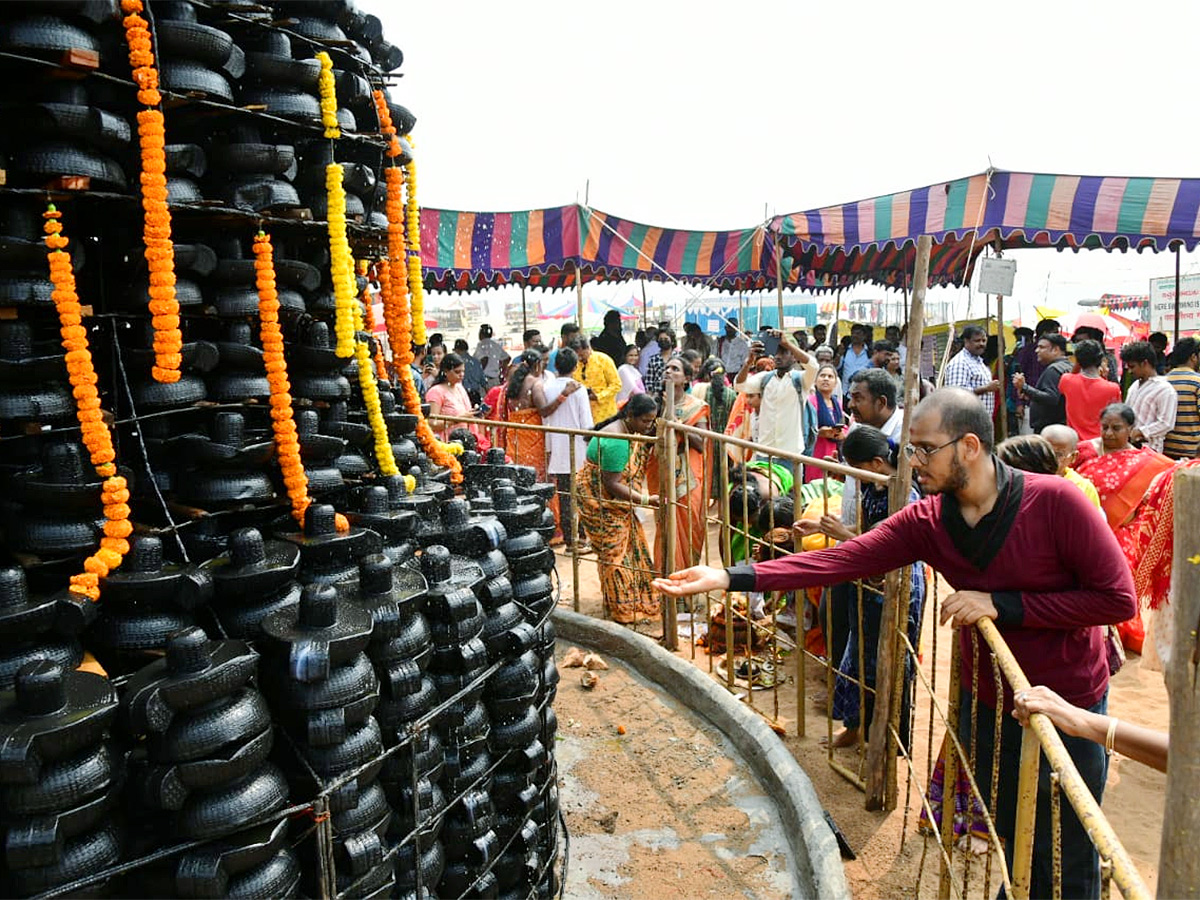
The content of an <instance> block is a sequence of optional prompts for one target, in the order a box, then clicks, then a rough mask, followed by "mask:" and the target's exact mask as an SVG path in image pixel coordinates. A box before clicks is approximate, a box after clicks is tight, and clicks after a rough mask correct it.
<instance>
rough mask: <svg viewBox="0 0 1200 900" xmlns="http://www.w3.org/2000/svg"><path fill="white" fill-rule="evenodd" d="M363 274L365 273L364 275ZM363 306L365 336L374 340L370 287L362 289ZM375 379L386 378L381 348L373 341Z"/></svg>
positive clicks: (373, 306)
mask: <svg viewBox="0 0 1200 900" xmlns="http://www.w3.org/2000/svg"><path fill="white" fill-rule="evenodd" d="M364 274H365V273H364ZM360 299H361V300H362V305H363V321H364V325H365V326H366V331H367V334H368V335H369V336H370V337H371V338H372V340H374V338H375V304H374V302H373V298H372V297H371V289H370V287H365V288H363V292H362V297H361V298H360ZM374 362H375V377H376V378H382V379H384V380H385V381H386V380H387V377H388V369H387V361H386V360H385V359H384V358H383V347H382V346H380V344H379V341H375V359H374Z"/></svg>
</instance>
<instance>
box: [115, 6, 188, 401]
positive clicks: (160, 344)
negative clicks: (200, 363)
mask: <svg viewBox="0 0 1200 900" xmlns="http://www.w3.org/2000/svg"><path fill="white" fill-rule="evenodd" d="M143 8H144V7H143V5H142V0H121V10H122V12H124V13H125V19H124V21H123V24H124V26H125V41H126V43H127V44H128V45H129V64H130V66H131V67H132V68H133V80H134V81H135V82H137V85H138V94H137V98H138V102H139V103H141V104H142V105H144V106H146V107H150V108H147V109H143V110H141V111H140V112H139V113H138V114H137V121H138V141H139V144H140V146H141V154H142V172H141V185H142V210H143V215H144V221H145V224H144V228H143V243H144V244H145V245H146V250H145V255H146V266H147V268H148V270H149V273H150V314H151V316H152V321H153V324H154V367H153V368H152V369H151V373H152V374H153V376H154V380H155V381H159V382H162V383H164V384H170V383H173V382H176V381H178V380H179V367H180V365H181V364H182V361H183V356H182V352H183V337H182V335H181V334H180V331H179V303H178V301H177V300H176V299H175V245H174V244H173V243H172V241H171V211H170V209H169V208H168V207H167V175H166V172H167V162H166V151H165V148H166V127H165V125H164V124H163V114H162V112H160V111H159V110H157V109H154V108H153V107H156V106H157V105H158V104H159V103H160V102H161V100H162V96H161V95H160V94H159V92H158V70H157V69H156V68H155V65H154V51H153V49H152V44H151V39H150V27H149V24H148V23H147V22H146V20H145V19H144V18H143V17H142V15H141V13H142V11H143Z"/></svg>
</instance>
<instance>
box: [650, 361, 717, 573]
mask: <svg viewBox="0 0 1200 900" xmlns="http://www.w3.org/2000/svg"><path fill="white" fill-rule="evenodd" d="M692 376H693V372H692V371H691V366H690V364H689V363H688V362H687V360H685V359H684V358H682V357H678V356H677V357H675V358H674V359H672V360H671V361H670V362H668V363H667V369H666V373H665V379H666V383H665V393H664V396H663V403H664V404H672V405H673V406H674V416H673V418H674V419H675V421H677V422H682V423H683V424H684V425H692V426H694V427H696V428H706V427H707V426H708V404H707V403H704V402H702V401H700V400H698V399H697V398H695V397H693V396H692V395H691V394H689V393H688V392H687V389H688V385H690V384H691V383H692ZM704 443H705V441H704V438H702V437H698V436H696V435H691V434H689V435H684V436H681V440H680V441H679V443H678V445H677V452H676V454H675V471H674V473H672V475H671V476H670V482H671V483H673V486H674V489H673V491H671V492H669V493H668V494H666V495H665V497H664V502H663V505H662V516H663V517H665V516H672V515H673V516H674V517H675V554H674V557H673V559H671V560H667V559H666V549H665V544H666V528H665V527H660V528H658V529H657V534H656V535H655V537H654V565H655V568H656V569H658V571H660V572H677V571H679V569H680V567H683V568H687V567H688V566H694V565H696V564H697V563H699V562H700V554H701V553H702V552H703V550H704V544H705V543H706V542H707V539H708V524H707V522H706V521H705V516H704V509H705V493H706V492H705V490H704V486H705V485H706V484H708V477H707V475H708V472H707V468H708V467H707V465H706V463H705V453H704ZM661 462H663V461H662V460H659V459H658V457H657V455H656V456H655V457H654V458H652V459H651V460H650V463H649V465H648V466H647V467H646V479H647V480H646V483H647V484H648V485H650V486H651V487H652V488H656V487H657V486H658V485H659V484H660V481H659V480H658V479H659V478H660V477H661V476H660V472H661V469H660V464H661ZM666 498H670V500H672V501H674V502H673V503H671V505H670V506H668V505H667V502H666ZM660 521H665V519H664V520H660Z"/></svg>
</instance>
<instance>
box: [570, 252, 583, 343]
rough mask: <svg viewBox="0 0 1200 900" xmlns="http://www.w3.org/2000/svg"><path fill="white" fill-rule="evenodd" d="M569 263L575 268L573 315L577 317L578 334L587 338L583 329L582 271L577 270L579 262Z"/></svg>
mask: <svg viewBox="0 0 1200 900" xmlns="http://www.w3.org/2000/svg"><path fill="white" fill-rule="evenodd" d="M571 265H572V266H574V268H575V315H576V316H577V317H578V319H579V323H578V324H579V336H580V337H581V338H583V340H587V338H586V337H584V334H585V332H584V330H583V273H582V272H581V271H580V270H579V263H577V262H575V263H571Z"/></svg>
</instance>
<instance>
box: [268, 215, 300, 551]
mask: <svg viewBox="0 0 1200 900" xmlns="http://www.w3.org/2000/svg"><path fill="white" fill-rule="evenodd" d="M254 284H255V287H256V288H257V289H258V334H259V338H260V340H261V341H262V348H263V363H264V364H265V365H266V369H267V383H268V384H270V386H271V428H272V430H273V431H274V433H275V452H276V454H277V455H278V456H279V467H280V469H282V470H283V484H284V487H285V488H286V489H287V494H288V500H290V501H291V504H292V517H293V518H294V519H295V520H296V521H297V522H298V523H299V524H300V525H301V527H303V525H304V511H305V510H306V509H308V507H309V504H311V503H312V498H311V497H310V496H309V495H308V476H307V475H306V474H305V473H304V465H303V463H301V461H300V438H299V434H298V432H297V431H296V417H295V415H294V413H293V411H292V395H291V394H290V393H289V391H290V390H291V383H290V382H289V381H288V376H287V359H286V358H285V357H284V355H283V331H282V330H281V329H280V327H279V293H278V291H277V290H276V288H275V251H274V249H273V248H272V247H271V238H270V237H269V236H268V235H267V234H266V233H265V232H262V231H260V232H259V233H258V234H256V235H255V236H254Z"/></svg>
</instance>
